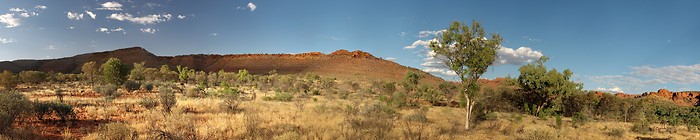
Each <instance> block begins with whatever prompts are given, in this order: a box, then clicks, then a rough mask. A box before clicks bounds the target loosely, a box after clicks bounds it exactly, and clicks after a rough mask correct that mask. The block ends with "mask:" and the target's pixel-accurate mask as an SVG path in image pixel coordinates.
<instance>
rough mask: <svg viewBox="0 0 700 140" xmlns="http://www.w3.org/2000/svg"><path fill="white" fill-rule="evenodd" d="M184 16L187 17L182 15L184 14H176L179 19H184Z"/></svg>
mask: <svg viewBox="0 0 700 140" xmlns="http://www.w3.org/2000/svg"><path fill="white" fill-rule="evenodd" d="M185 17H187V16H184V15H177V18H179V19H185Z"/></svg>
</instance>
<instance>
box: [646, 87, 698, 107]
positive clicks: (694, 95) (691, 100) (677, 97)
mask: <svg viewBox="0 0 700 140" xmlns="http://www.w3.org/2000/svg"><path fill="white" fill-rule="evenodd" d="M641 96H642V97H643V96H658V97H661V98H663V99H669V100H671V101H673V103H675V104H677V105H681V106H695V105H697V104H698V98H700V97H698V96H700V92H671V91H668V90H667V89H659V91H657V92H645V93H643V94H642V95H641Z"/></svg>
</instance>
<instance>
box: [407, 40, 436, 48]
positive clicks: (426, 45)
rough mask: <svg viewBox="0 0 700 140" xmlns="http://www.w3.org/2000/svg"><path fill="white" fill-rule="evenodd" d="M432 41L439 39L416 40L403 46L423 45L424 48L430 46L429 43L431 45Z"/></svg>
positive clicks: (414, 46)
mask: <svg viewBox="0 0 700 140" xmlns="http://www.w3.org/2000/svg"><path fill="white" fill-rule="evenodd" d="M432 41H437V39H431V40H416V41H414V42H413V43H412V44H411V45H408V46H405V47H403V49H409V50H410V49H415V48H417V47H423V48H429V46H428V45H430V42H432Z"/></svg>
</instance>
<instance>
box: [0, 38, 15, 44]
mask: <svg viewBox="0 0 700 140" xmlns="http://www.w3.org/2000/svg"><path fill="white" fill-rule="evenodd" d="M12 42H15V39H12V38H2V37H0V44H7V43H12Z"/></svg>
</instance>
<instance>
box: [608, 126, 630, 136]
mask: <svg viewBox="0 0 700 140" xmlns="http://www.w3.org/2000/svg"><path fill="white" fill-rule="evenodd" d="M625 133H627V130H625V129H622V128H613V129H611V130H610V132H608V136H613V137H617V138H622V137H624V136H625Z"/></svg>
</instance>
